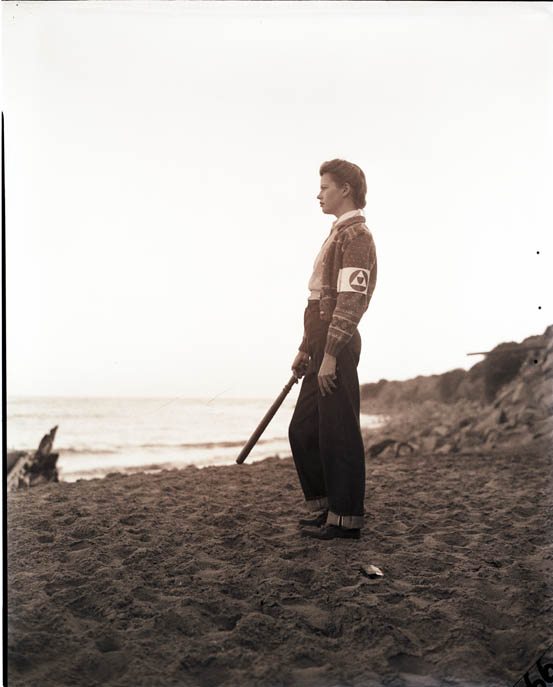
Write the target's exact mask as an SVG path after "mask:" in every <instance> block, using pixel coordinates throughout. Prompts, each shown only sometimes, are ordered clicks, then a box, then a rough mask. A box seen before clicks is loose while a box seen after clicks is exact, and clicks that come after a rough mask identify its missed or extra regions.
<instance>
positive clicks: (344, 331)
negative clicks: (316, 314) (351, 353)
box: [299, 215, 377, 356]
mask: <svg viewBox="0 0 553 687" xmlns="http://www.w3.org/2000/svg"><path fill="white" fill-rule="evenodd" d="M376 272H377V262H376V248H375V245H374V239H373V237H372V234H371V232H370V231H369V229H367V227H366V225H365V218H364V217H362V216H360V215H357V216H355V217H351V218H350V219H347V220H345V221H344V222H343V223H341V225H340V227H339V228H338V230H337V231H336V235H335V237H334V239H333V241H332V242H331V244H330V245H329V247H328V248H327V250H326V252H325V254H324V257H323V278H322V289H321V299H320V302H319V305H320V317H321V320H324V321H326V322H330V325H329V327H328V334H327V339H326V346H325V353H329V354H330V355H333V356H337V355H338V354H339V353H340V351H341V350H342V349H343V347H344V346H345V345H346V344H347V342H348V341H349V340H350V339H351V337H352V336H353V334H354V332H355V329H356V327H357V325H358V324H359V321H360V319H361V317H362V316H363V314H364V313H365V311H366V310H367V308H368V307H369V302H370V300H371V297H372V295H373V291H374V287H375V285H376ZM299 350H300V351H304V352H305V353H309V342H308V339H307V333H306V332H305V331H304V335H303V340H302V342H301V344H300V347H299Z"/></svg>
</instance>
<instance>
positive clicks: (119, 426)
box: [6, 397, 382, 482]
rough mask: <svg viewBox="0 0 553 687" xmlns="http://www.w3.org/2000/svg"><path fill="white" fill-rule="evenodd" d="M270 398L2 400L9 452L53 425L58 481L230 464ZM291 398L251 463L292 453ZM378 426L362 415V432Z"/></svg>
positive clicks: (32, 444) (34, 444)
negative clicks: (192, 466) (5, 411)
mask: <svg viewBox="0 0 553 687" xmlns="http://www.w3.org/2000/svg"><path fill="white" fill-rule="evenodd" d="M273 401H274V398H269V399H267V398H265V399H251V398H247V399H229V398H214V399H201V398H196V399H194V398H177V399H174V398H173V399H171V398H66V397H65V398H62V397H51V398H46V397H34V398H28V397H27V398H23V397H12V398H10V399H8V402H7V427H6V429H7V440H8V450H9V451H10V450H15V449H18V450H19V449H26V450H31V449H36V448H38V444H39V442H40V440H41V439H42V437H43V436H44V435H45V434H46V433H47V432H49V431H50V430H51V429H52V428H53V427H54V426H56V425H57V426H58V430H57V434H56V438H55V441H54V448H53V451H54V452H56V453H59V459H58V463H57V466H58V472H59V478H60V480H63V481H68V482H73V481H76V480H77V479H92V478H95V477H104V476H105V475H107V474H108V473H110V472H128V473H130V472H137V471H146V472H155V471H158V470H162V469H171V468H182V467H184V466H186V465H191V464H192V465H196V466H198V467H204V466H206V465H221V464H231V463H234V461H235V460H236V457H237V456H238V454H239V453H240V451H241V449H242V447H243V446H244V444H245V443H246V441H247V440H248V439H249V437H250V435H251V434H252V433H253V431H254V429H255V428H256V427H257V425H258V424H259V422H260V420H261V419H262V418H263V416H264V415H265V413H266V412H267V410H268V409H269V407H270V406H271V404H272V403H273ZM295 402H296V399H295V397H294V398H287V399H285V401H284V402H283V404H282V405H281V407H280V408H279V410H278V411H277V413H276V415H275V416H274V417H273V419H272V420H271V422H270V423H269V426H268V427H267V428H266V430H265V432H264V433H263V434H262V436H261V438H260V439H259V440H258V442H257V444H256V445H255V447H254V448H253V449H252V451H251V453H250V454H249V456H248V458H247V459H246V460H247V461H248V462H254V461H256V460H261V459H263V458H265V457H267V456H273V455H279V456H281V457H284V456H288V455H290V444H289V442H288V424H289V422H290V419H291V417H292V413H293V410H294V406H295ZM381 421H382V418H381V417H380V416H377V415H362V416H361V425H362V427H374V426H377V425H378V424H379V423H380V422H381Z"/></svg>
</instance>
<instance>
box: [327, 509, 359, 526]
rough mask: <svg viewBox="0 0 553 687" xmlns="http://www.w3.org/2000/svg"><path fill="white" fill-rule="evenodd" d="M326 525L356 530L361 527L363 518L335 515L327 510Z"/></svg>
mask: <svg viewBox="0 0 553 687" xmlns="http://www.w3.org/2000/svg"><path fill="white" fill-rule="evenodd" d="M326 524H327V525H337V526H338V527H344V528H345V529H347V530H357V529H361V527H363V524H364V518H363V516H362V515H337V514H336V513H333V512H332V511H331V510H329V511H328V515H327V517H326Z"/></svg>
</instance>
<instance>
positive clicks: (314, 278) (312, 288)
mask: <svg viewBox="0 0 553 687" xmlns="http://www.w3.org/2000/svg"><path fill="white" fill-rule="evenodd" d="M357 215H361V216H363V210H360V209H357V210H349V211H348V212H344V214H343V215H340V217H338V219H336V220H335V221H334V222H333V223H332V229H331V230H330V234H329V235H328V237H327V239H326V241H325V242H324V243H323V245H322V247H321V250H320V251H319V254H318V255H317V257H316V258H315V262H314V263H313V274H312V275H311V278H310V279H309V283H308V285H307V288H308V289H309V300H310V301H311V300H319V297H320V295H321V287H322V283H323V257H324V254H325V251H326V249H327V247H328V245H329V244H330V242H331V241H332V239H333V238H334V235H335V234H336V230H337V228H338V225H339V224H341V223H342V222H344V221H345V220H346V219H349V218H350V217H356V216H357Z"/></svg>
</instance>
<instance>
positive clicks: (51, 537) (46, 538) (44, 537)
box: [36, 534, 54, 544]
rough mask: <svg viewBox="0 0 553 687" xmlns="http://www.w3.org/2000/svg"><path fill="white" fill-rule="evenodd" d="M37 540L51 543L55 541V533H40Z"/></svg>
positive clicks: (40, 542)
mask: <svg viewBox="0 0 553 687" xmlns="http://www.w3.org/2000/svg"><path fill="white" fill-rule="evenodd" d="M36 540H37V542H38V543H39V544H51V543H52V542H53V541H54V535H53V534H40V535H39V536H38V537H37V538H36Z"/></svg>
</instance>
